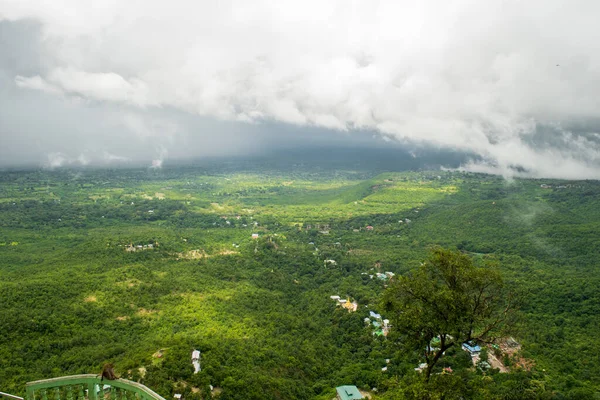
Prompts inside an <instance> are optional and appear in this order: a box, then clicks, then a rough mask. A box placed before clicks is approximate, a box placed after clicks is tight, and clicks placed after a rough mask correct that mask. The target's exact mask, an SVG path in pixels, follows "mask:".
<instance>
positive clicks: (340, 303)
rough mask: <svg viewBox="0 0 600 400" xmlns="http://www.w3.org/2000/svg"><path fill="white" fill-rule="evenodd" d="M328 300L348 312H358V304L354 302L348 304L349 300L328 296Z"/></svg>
mask: <svg viewBox="0 0 600 400" xmlns="http://www.w3.org/2000/svg"><path fill="white" fill-rule="evenodd" d="M329 298H330V299H331V300H333V301H335V302H336V304H337V305H338V306H341V307H343V308H345V309H346V310H348V311H349V312H354V311H356V310H358V303H357V302H356V301H353V302H350V300H347V299H342V298H341V297H340V296H338V295H334V296H329Z"/></svg>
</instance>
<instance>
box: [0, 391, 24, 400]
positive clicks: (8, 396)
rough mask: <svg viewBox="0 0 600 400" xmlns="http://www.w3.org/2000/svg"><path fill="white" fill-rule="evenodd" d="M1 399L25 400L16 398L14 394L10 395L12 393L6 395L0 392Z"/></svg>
mask: <svg viewBox="0 0 600 400" xmlns="http://www.w3.org/2000/svg"><path fill="white" fill-rule="evenodd" d="M0 397H7V398H9V399H13V400H23V398H22V397H19V396H15V395H14V394H10V393H4V392H0Z"/></svg>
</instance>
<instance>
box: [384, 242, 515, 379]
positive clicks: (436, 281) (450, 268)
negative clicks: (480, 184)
mask: <svg viewBox="0 0 600 400" xmlns="http://www.w3.org/2000/svg"><path fill="white" fill-rule="evenodd" d="M383 306H384V309H385V310H386V311H387V312H388V313H389V314H390V319H391V322H392V324H393V329H394V330H395V331H396V333H397V334H398V335H399V336H400V337H399V340H400V341H401V343H402V344H404V345H406V346H409V347H412V348H414V349H419V350H420V349H424V351H425V361H426V363H427V368H426V369H425V371H424V372H425V380H426V382H429V378H430V376H431V371H432V370H433V367H434V366H435V365H436V363H437V362H438V361H439V359H440V358H441V357H442V356H443V354H444V352H445V351H446V350H448V349H449V348H451V347H452V346H455V345H458V346H460V345H461V344H462V343H464V342H467V341H471V340H475V341H479V342H487V341H491V340H493V338H494V337H498V335H500V334H502V332H503V331H504V330H505V329H506V328H507V327H509V326H510V325H511V322H512V319H513V316H514V310H515V304H514V301H513V297H512V296H510V295H507V294H506V293H505V290H504V285H503V281H502V278H501V276H500V274H499V273H498V271H496V270H495V269H493V268H491V267H490V266H489V265H488V266H486V267H477V266H475V265H474V264H473V260H472V259H471V258H470V257H468V256H467V255H465V254H463V253H461V252H458V251H451V250H446V249H442V248H435V249H433V250H432V252H431V255H430V257H429V259H428V260H427V261H426V262H424V263H422V264H421V266H420V267H419V268H417V269H416V270H414V271H412V272H410V273H409V274H407V275H405V276H400V277H398V278H397V279H394V280H393V281H392V282H391V283H390V286H389V287H388V289H387V290H386V292H385V293H384V296H383ZM432 341H434V342H435V346H434V345H432Z"/></svg>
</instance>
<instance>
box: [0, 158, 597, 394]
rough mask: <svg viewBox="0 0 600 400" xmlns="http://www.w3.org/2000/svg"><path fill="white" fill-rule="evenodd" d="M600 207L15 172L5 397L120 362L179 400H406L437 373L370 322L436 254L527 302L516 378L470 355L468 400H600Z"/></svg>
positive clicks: (403, 187) (466, 185) (220, 170)
mask: <svg viewBox="0 0 600 400" xmlns="http://www.w3.org/2000/svg"><path fill="white" fill-rule="evenodd" d="M599 200H600V184H599V183H598V182H596V181H552V180H525V179H514V180H504V179H503V178H501V177H495V176H488V175H481V174H469V173H461V172H446V171H439V170H435V171H412V172H386V171H385V169H384V168H380V166H378V167H377V169H376V168H368V167H365V166H361V167H360V168H359V167H356V165H336V166H335V168H323V167H320V166H315V165H296V166H294V167H293V168H291V167H290V168H274V167H271V166H269V165H263V164H257V165H254V164H251V163H250V164H249V163H244V164H243V165H240V164H231V163H229V164H217V165H214V166H206V165H204V166H195V167H184V166H181V167H170V168H163V169H116V170H92V169H81V170H68V169H58V170H54V171H51V170H35V171H4V172H0V304H1V306H0V331H1V332H2V335H0V390H1V391H7V392H13V393H18V394H23V393H24V384H25V382H27V381H31V380H35V379H42V378H50V377H55V376H62V375H68V374H78V373H99V372H100V370H101V368H102V365H103V364H104V363H106V362H112V363H114V364H115V370H116V371H117V374H119V375H120V376H122V377H129V378H131V379H134V380H139V381H140V382H142V383H144V384H145V385H147V386H149V387H151V388H152V389H153V390H155V391H157V392H158V393H160V394H161V395H163V396H165V398H172V396H173V394H174V393H182V394H183V397H184V398H186V399H206V398H210V397H211V396H213V397H215V398H220V399H242V398H243V399H328V400H329V399H332V398H333V397H334V396H335V387H336V386H340V385H348V384H349V385H357V386H358V387H359V388H360V389H362V390H365V391H367V392H369V393H370V394H371V395H372V396H375V398H401V397H399V396H401V393H402V387H403V386H406V385H407V384H409V383H410V382H414V380H415V379H417V378H416V377H417V376H418V372H415V368H416V367H417V366H418V365H419V364H420V363H421V362H422V360H421V354H419V352H415V353H407V352H405V351H402V350H401V348H400V346H399V345H398V343H397V342H396V341H395V340H394V335H392V334H390V335H388V336H387V337H386V336H385V335H381V334H379V333H378V332H377V327H374V325H373V324H372V323H371V322H368V323H366V322H365V318H370V317H371V315H372V314H370V312H373V313H382V312H383V310H382V306H381V298H382V294H383V293H384V291H385V288H386V286H387V284H388V283H389V279H390V276H392V275H394V274H395V275H402V274H404V273H406V272H407V271H409V270H410V269H414V268H416V267H418V266H419V265H420V263H421V262H422V261H423V260H425V259H426V258H427V256H428V253H429V250H430V248H431V247H432V246H435V245H439V246H443V247H446V248H451V249H458V250H461V251H463V252H464V253H466V254H468V255H469V256H470V257H472V258H473V260H474V261H475V262H476V263H478V262H482V263H483V262H486V263H493V264H495V265H497V268H498V270H499V272H500V273H501V274H502V276H503V278H504V281H505V282H506V285H507V287H508V288H509V289H510V290H511V291H512V292H514V293H515V294H517V295H518V296H520V299H521V301H520V304H521V306H520V311H519V316H520V319H519V323H518V324H517V326H516V327H515V329H514V330H513V334H512V336H513V338H514V339H515V341H516V342H518V343H519V344H520V345H521V348H520V351H519V352H518V354H515V355H514V356H513V357H508V356H506V357H504V359H503V360H502V361H503V363H504V365H506V367H507V368H508V369H509V370H510V372H509V373H500V372H498V371H497V370H494V369H493V368H492V369H485V368H480V367H473V365H472V364H471V360H470V358H469V357H468V355H467V353H466V352H464V351H462V350H460V349H455V350H453V351H452V352H450V353H449V354H448V355H447V357H446V358H447V361H446V362H445V364H444V365H442V366H440V371H438V372H441V368H442V367H443V368H451V371H452V373H451V374H449V375H451V376H452V377H454V378H456V379H458V381H460V382H462V383H461V384H460V385H458V384H457V385H458V386H455V387H454V389H455V394H454V395H456V396H459V394H456V393H462V394H460V395H462V396H467V398H502V399H518V398H548V399H550V398H553V399H563V398H569V399H585V398H590V399H592V398H598V396H599V393H600V358H599V354H600V341H598V340H597V337H598V334H599V333H600V326H599V324H600V322H599V318H598V315H600V291H599V290H598V287H600V268H599V265H600V264H599V261H598V260H599V259H600V246H598V232H600V208H599V207H598V205H599ZM253 235H254V237H253ZM386 272H391V273H392V274H387V275H386V274H385V273H386ZM378 274H379V275H378ZM391 279H394V278H391ZM336 295H337V296H340V297H341V299H347V300H348V302H349V303H352V302H355V303H356V304H357V310H356V311H355V312H349V311H348V310H347V309H346V308H343V307H341V306H339V305H337V304H338V302H337V301H336V300H334V299H331V298H330V296H336ZM387 317H389V316H386V315H385V314H383V318H387ZM391 332H393V327H392V328H391ZM194 349H198V350H200V351H201V352H202V360H201V361H202V371H201V372H200V373H198V374H194V373H193V372H194V371H193V367H192V364H191V360H190V355H191V352H192V350H194ZM500 358H502V357H500ZM382 369H383V370H382ZM448 379H450V378H448ZM452 382H455V381H452ZM211 387H212V391H211ZM454 389H453V390H454ZM395 396H398V397H395ZM594 396H596V397H594ZM450 397H451V396H450ZM452 398H453V397H452ZM457 398H458V397H457Z"/></svg>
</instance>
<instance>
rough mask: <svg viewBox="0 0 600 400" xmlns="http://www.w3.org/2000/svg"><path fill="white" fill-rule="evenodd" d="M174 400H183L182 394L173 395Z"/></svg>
mask: <svg viewBox="0 0 600 400" xmlns="http://www.w3.org/2000/svg"><path fill="white" fill-rule="evenodd" d="M173 398H174V399H177V400H179V399H181V393H175V394H174V395H173Z"/></svg>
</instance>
